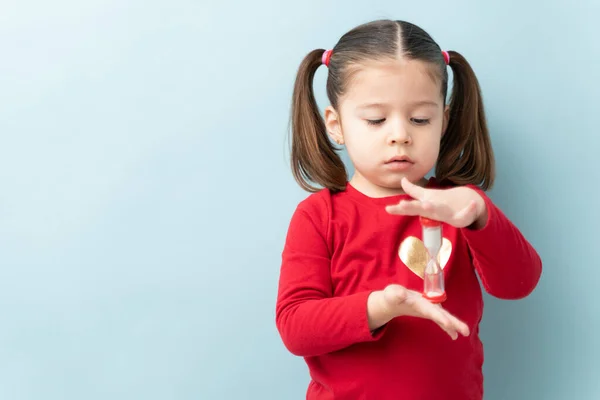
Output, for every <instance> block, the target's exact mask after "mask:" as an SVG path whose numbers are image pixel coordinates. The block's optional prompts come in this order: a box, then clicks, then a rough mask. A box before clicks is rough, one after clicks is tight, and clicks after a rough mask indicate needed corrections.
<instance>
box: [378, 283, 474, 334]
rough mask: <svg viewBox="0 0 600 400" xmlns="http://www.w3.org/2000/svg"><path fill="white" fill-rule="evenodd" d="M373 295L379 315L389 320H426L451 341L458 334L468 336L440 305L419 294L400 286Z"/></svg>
mask: <svg viewBox="0 0 600 400" xmlns="http://www.w3.org/2000/svg"><path fill="white" fill-rule="evenodd" d="M373 295H374V296H373V301H377V300H379V301H380V303H379V305H378V307H377V308H378V309H379V311H380V313H381V315H387V317H388V318H389V319H392V318H395V317H399V316H403V315H408V316H413V317H420V318H426V319H429V320H431V321H433V322H435V323H436V324H438V325H439V326H440V327H441V328H442V329H443V330H444V331H446V333H448V335H450V337H451V338H452V339H453V340H456V339H457V338H458V334H459V333H460V334H461V335H463V336H468V335H469V327H468V326H467V325H466V324H465V323H464V322H462V321H460V320H459V319H458V318H456V317H455V316H453V315H452V314H450V313H449V312H448V311H446V310H444V309H443V308H442V306H441V305H439V304H434V303H431V302H430V301H428V300H427V299H425V298H424V297H423V296H422V295H421V293H418V292H415V291H413V290H409V289H406V288H405V287H403V286H400V285H389V286H387V287H386V288H385V289H384V290H383V291H380V292H374V293H373ZM370 300H371V299H370ZM374 307H375V306H372V308H374ZM388 318H386V319H388ZM382 325H383V324H382Z"/></svg>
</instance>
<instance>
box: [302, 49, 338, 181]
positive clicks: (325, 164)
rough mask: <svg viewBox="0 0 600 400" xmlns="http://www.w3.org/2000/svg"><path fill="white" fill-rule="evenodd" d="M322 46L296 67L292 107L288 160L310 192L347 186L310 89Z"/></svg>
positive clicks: (319, 60) (319, 61) (311, 88)
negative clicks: (290, 142)
mask: <svg viewBox="0 0 600 400" xmlns="http://www.w3.org/2000/svg"><path fill="white" fill-rule="evenodd" d="M323 52H324V50H322V49H319V50H313V51H312V52H310V53H309V54H308V55H307V56H306V57H305V58H304V60H302V63H301V64H300V68H299V69H298V74H297V76H296V83H295V85H294V94H293V98H292V110H291V135H292V146H291V147H292V148H291V164H292V172H293V175H294V178H295V179H296V182H298V184H299V185H300V186H301V187H302V188H303V189H304V190H307V191H309V192H316V191H318V190H319V189H320V188H319V187H317V186H315V185H314V184H317V185H319V186H321V187H324V188H328V189H330V190H333V191H342V190H344V189H345V188H346V181H347V175H346V169H345V167H344V163H343V162H342V159H341V158H340V156H339V155H338V154H337V153H336V151H335V148H334V147H333V144H332V143H331V141H330V140H329V138H328V136H327V131H326V129H325V122H324V120H323V117H322V116H321V114H320V112H319V108H318V106H317V102H316V100H315V96H314V93H313V78H314V76H315V73H316V71H317V69H318V68H319V66H321V65H322V61H321V56H322V55H323Z"/></svg>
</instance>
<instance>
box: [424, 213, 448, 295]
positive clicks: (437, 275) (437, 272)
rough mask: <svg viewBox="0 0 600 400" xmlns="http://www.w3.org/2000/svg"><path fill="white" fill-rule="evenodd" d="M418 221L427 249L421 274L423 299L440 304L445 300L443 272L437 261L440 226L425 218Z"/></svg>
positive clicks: (440, 233)
mask: <svg viewBox="0 0 600 400" xmlns="http://www.w3.org/2000/svg"><path fill="white" fill-rule="evenodd" d="M420 221H421V229H422V234H423V244H424V245H425V248H426V249H427V265H426V267H425V272H424V274H423V281H424V283H423V297H425V298H426V299H428V300H429V301H431V302H432V303H441V302H443V301H444V300H446V290H445V287H444V271H443V270H442V267H440V263H439V260H438V254H439V252H440V249H441V247H442V224H441V223H440V222H439V221H434V220H432V219H429V218H425V217H420Z"/></svg>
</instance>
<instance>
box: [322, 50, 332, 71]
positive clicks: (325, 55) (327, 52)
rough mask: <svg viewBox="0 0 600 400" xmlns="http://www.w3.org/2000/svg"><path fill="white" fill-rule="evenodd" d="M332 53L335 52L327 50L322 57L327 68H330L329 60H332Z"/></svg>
mask: <svg viewBox="0 0 600 400" xmlns="http://www.w3.org/2000/svg"><path fill="white" fill-rule="evenodd" d="M331 53H333V50H325V51H324V52H323V55H322V56H321V62H322V63H323V64H325V66H326V67H329V60H330V59H331Z"/></svg>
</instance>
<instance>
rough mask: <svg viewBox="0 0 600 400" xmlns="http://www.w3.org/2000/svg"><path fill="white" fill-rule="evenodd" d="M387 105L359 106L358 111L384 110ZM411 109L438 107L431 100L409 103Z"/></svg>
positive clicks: (369, 104)
mask: <svg viewBox="0 0 600 400" xmlns="http://www.w3.org/2000/svg"><path fill="white" fill-rule="evenodd" d="M387 106H388V105H387V104H385V103H366V104H361V105H360V106H358V109H360V110H366V109H369V108H386V107H387ZM411 106H412V107H421V106H429V107H438V106H439V103H436V102H435V101H431V100H421V101H415V102H414V103H411Z"/></svg>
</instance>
